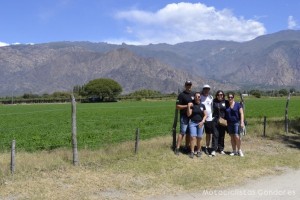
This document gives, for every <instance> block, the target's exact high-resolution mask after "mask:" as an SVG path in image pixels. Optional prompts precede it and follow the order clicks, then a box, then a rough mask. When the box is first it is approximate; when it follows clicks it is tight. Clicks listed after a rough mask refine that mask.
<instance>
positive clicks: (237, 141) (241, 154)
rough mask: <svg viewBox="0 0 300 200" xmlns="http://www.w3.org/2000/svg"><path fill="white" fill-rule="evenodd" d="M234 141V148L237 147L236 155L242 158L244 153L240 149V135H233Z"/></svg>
mask: <svg viewBox="0 0 300 200" xmlns="http://www.w3.org/2000/svg"><path fill="white" fill-rule="evenodd" d="M235 141H236V146H237V153H238V155H239V156H241V157H244V153H243V151H242V149H241V137H240V135H237V134H236V135H235Z"/></svg>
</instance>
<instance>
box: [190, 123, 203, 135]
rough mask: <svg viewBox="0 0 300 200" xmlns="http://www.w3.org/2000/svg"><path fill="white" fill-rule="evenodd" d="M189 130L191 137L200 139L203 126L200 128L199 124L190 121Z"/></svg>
mask: <svg viewBox="0 0 300 200" xmlns="http://www.w3.org/2000/svg"><path fill="white" fill-rule="evenodd" d="M189 128H190V132H191V137H197V138H202V136H203V130H204V126H202V127H200V126H199V122H193V121H190V123H189Z"/></svg>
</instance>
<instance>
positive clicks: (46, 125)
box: [0, 97, 300, 151]
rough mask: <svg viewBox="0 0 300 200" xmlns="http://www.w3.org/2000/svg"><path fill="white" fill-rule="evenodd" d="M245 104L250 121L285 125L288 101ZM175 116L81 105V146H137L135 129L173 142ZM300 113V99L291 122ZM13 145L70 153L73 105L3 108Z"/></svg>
mask: <svg viewBox="0 0 300 200" xmlns="http://www.w3.org/2000/svg"><path fill="white" fill-rule="evenodd" d="M245 102H246V118H247V119H250V120H251V119H256V120H261V118H263V116H266V117H268V118H271V119H277V120H278V119H279V120H280V119H284V114H285V105H286V98H261V99H254V98H245ZM174 111H175V100H174V101H133V102H116V103H92V104H77V138H78V146H79V148H88V149H98V148H101V147H104V146H106V145H111V144H117V143H119V142H123V141H134V139H135V133H136V130H137V128H139V131H140V138H141V139H148V138H153V137H156V136H162V135H168V134H169V135H170V136H171V129H172V124H173V119H174ZM299 111H300V98H299V97H292V98H291V100H290V102H289V118H290V119H296V118H299V117H300V112H299ZM250 125H251V124H250ZM12 140H16V144H17V145H16V146H17V148H18V149H19V150H26V151H35V150H43V149H46V150H51V149H55V148H59V147H71V104H67V103H66V104H33V105H0V150H1V151H3V150H5V151H6V150H9V149H10V145H11V141H12ZM171 141H172V140H171V137H170V144H171Z"/></svg>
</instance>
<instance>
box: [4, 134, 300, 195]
mask: <svg viewBox="0 0 300 200" xmlns="http://www.w3.org/2000/svg"><path fill="white" fill-rule="evenodd" d="M170 139H171V138H170V136H162V137H156V138H153V139H149V140H145V141H142V142H141V144H140V150H139V152H138V154H137V155H135V154H134V152H133V146H134V144H132V143H131V142H124V143H121V144H119V145H116V146H111V147H106V148H103V149H101V150H87V149H82V150H81V151H79V158H80V165H79V166H77V167H74V166H72V164H71V159H72V155H71V152H70V150H68V149H56V150H53V151H50V152H49V151H39V152H36V153H28V152H19V153H18V154H17V158H16V172H15V174H14V175H13V176H11V175H9V154H8V153H4V154H0V165H1V166H2V167H1V179H0V199H1V198H2V199H144V198H146V197H149V196H153V195H163V194H174V193H176V192H187V191H199V190H204V189H220V188H224V187H229V186H233V185H237V184H241V183H243V182H245V181H247V180H248V179H253V178H257V177H260V176H262V175H274V174H278V173H282V172H283V171H285V170H286V169H287V168H289V169H290V168H292V169H299V168H300V162H299V161H300V154H299V148H300V137H299V133H298V134H297V135H295V134H289V135H285V134H281V135H274V136H273V137H266V138H262V137H257V136H255V135H253V134H252V133H249V134H248V135H247V136H245V137H244V138H243V144H242V146H243V150H244V152H245V157H244V158H241V157H237V156H234V157H230V156H228V155H217V156H216V157H214V158H210V157H208V156H203V157H202V158H201V159H190V158H189V157H188V156H187V155H184V154H181V155H180V156H175V155H174V153H173V152H172V151H171V149H170ZM295 142H296V144H297V145H294V144H295ZM229 146H230V145H229V137H228V136H227V137H226V149H225V150H227V151H230V148H229ZM28 161H30V162H28ZM237 173H238V176H237Z"/></svg>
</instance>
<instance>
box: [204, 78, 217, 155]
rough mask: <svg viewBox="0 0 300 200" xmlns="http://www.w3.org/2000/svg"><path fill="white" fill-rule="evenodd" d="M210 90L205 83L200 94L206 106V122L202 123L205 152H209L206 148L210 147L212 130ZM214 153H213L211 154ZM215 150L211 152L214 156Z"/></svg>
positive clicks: (211, 98) (211, 97)
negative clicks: (204, 134)
mask: <svg viewBox="0 0 300 200" xmlns="http://www.w3.org/2000/svg"><path fill="white" fill-rule="evenodd" d="M209 92H210V86H209V85H207V84H205V85H204V86H203V89H202V94H201V103H202V104H204V105H205V107H206V113H207V118H206V122H205V124H204V129H205V133H206V147H205V149H204V152H205V153H206V154H209V152H208V148H209V147H210V142H211V139H212V134H213V132H214V127H213V117H212V111H213V110H212V105H213V99H214V98H213V96H212V95H210V94H209ZM213 154H214V155H213ZM215 155H216V154H215V152H212V156H215Z"/></svg>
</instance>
